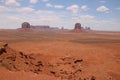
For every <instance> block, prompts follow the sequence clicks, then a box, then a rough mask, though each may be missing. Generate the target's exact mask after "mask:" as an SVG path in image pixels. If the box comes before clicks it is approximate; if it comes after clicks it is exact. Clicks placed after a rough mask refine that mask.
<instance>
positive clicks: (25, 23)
mask: <svg viewBox="0 0 120 80" xmlns="http://www.w3.org/2000/svg"><path fill="white" fill-rule="evenodd" d="M22 28H30V24H29V23H28V22H23V23H22Z"/></svg>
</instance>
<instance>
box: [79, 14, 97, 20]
mask: <svg viewBox="0 0 120 80" xmlns="http://www.w3.org/2000/svg"><path fill="white" fill-rule="evenodd" d="M94 18H95V17H94V16H91V15H81V16H80V19H94Z"/></svg>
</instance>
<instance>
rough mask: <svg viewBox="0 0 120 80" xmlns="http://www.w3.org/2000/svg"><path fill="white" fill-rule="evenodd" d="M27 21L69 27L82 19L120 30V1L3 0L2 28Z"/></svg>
mask: <svg viewBox="0 0 120 80" xmlns="http://www.w3.org/2000/svg"><path fill="white" fill-rule="evenodd" d="M24 21H25V22H29V23H30V24H31V25H50V26H53V27H65V28H69V29H72V28H73V27H74V24H75V23H76V22H80V23H81V24H82V26H84V27H85V26H87V27H91V28H92V29H94V30H116V31H120V0H0V29H3V28H5V29H6V28H19V27H21V23H22V22H24Z"/></svg>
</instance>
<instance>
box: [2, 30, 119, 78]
mask: <svg viewBox="0 0 120 80" xmlns="http://www.w3.org/2000/svg"><path fill="white" fill-rule="evenodd" d="M1 33H2V34H0V40H1V41H2V42H8V43H9V48H10V49H12V50H14V52H15V53H16V54H17V55H18V56H19V53H18V52H19V51H21V52H23V53H24V54H25V55H27V56H29V55H31V54H33V56H34V57H35V58H37V60H39V58H40V60H41V61H42V62H43V63H45V68H40V69H42V70H43V71H42V72H40V73H38V74H36V73H34V72H32V71H27V70H26V69H25V68H26V67H25V68H23V67H22V69H20V71H16V70H14V69H12V70H11V71H9V70H7V69H6V68H4V67H2V66H1V67H0V80H13V79H14V80H26V79H29V80H74V79H75V80H85V79H86V80H94V79H95V80H119V79H120V33H107V32H106V33H102V32H100V33H97V32H95V33H81V34H80V33H60V34H58V33H50V34H49V33H40V32H38V33H33V32H30V33H21V32H13V33H11V34H9V36H6V35H8V34H7V33H3V32H1ZM15 33H17V34H15ZM13 34H14V35H13ZM23 34H24V35H23ZM31 34H32V35H31ZM26 37H27V39H26ZM30 37H31V38H30ZM19 40H20V41H19ZM8 53H10V52H9V51H8ZM12 53H13V52H12ZM61 58H66V60H65V61H63V62H61ZM81 59H82V60H83V61H82V62H80V64H79V65H80V68H75V69H73V68H71V66H74V65H76V64H74V63H73V62H74V61H75V60H81ZM25 60H26V59H21V58H20V63H21V62H22V61H25ZM18 61H19V59H18ZM27 61H29V60H27ZM66 61H67V62H68V63H69V62H70V65H68V64H67V65H64V66H62V65H63V64H66V63H65V62H66ZM48 62H49V63H50V64H52V66H53V68H50V67H48V66H47V63H48ZM18 63H19V62H18ZM58 63H61V64H60V65H59V66H60V67H56V64H58ZM79 65H78V64H77V67H79ZM18 67H19V68H21V66H18ZM28 69H29V68H28ZM32 69H35V68H32ZM50 69H52V71H53V72H51V73H49V72H50ZM61 69H63V70H64V71H67V74H68V75H70V74H69V71H70V72H71V71H74V70H76V69H77V70H78V69H81V71H80V72H79V73H77V74H76V75H74V78H73V77H72V78H68V76H67V77H66V75H65V74H63V75H62V74H61V73H59V71H60V70H61ZM54 72H56V75H52V74H54ZM92 76H94V77H95V78H93V79H92ZM78 78H79V79H78ZM80 78H81V79H80Z"/></svg>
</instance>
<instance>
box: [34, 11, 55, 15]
mask: <svg viewBox="0 0 120 80" xmlns="http://www.w3.org/2000/svg"><path fill="white" fill-rule="evenodd" d="M35 13H36V14H54V11H49V10H38V11H36V12H35Z"/></svg>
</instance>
